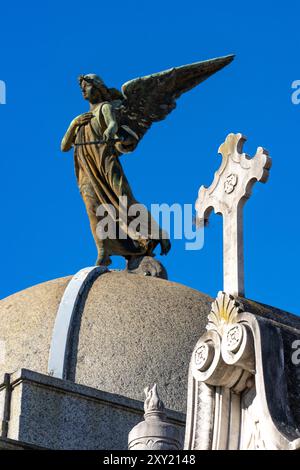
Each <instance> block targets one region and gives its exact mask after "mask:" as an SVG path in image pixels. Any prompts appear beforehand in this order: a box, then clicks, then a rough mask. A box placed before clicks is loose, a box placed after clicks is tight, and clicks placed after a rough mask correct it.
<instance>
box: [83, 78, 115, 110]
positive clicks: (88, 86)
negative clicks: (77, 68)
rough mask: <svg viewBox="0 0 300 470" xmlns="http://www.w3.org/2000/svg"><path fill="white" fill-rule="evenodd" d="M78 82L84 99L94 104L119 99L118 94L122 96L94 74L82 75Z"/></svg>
mask: <svg viewBox="0 0 300 470" xmlns="http://www.w3.org/2000/svg"><path fill="white" fill-rule="evenodd" d="M78 80H79V84H80V88H81V90H82V95H83V97H84V99H85V100H88V101H89V102H90V103H92V104H95V103H100V102H101V101H112V100H114V99H117V97H116V96H115V95H116V93H118V94H120V95H121V93H120V92H119V91H118V90H116V89H115V88H107V86H106V85H105V83H104V82H103V80H102V78H100V77H99V76H98V75H96V74H94V73H89V74H87V75H80V76H79V78H78Z"/></svg>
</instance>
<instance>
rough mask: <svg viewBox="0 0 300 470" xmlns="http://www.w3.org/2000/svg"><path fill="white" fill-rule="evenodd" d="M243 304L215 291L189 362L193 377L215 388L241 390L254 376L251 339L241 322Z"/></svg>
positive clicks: (249, 333)
mask: <svg viewBox="0 0 300 470" xmlns="http://www.w3.org/2000/svg"><path fill="white" fill-rule="evenodd" d="M243 312H244V308H243V305H242V304H241V303H240V302H238V301H237V300H236V299H235V298H234V297H233V296H232V295H229V294H226V293H225V292H219V294H218V296H217V298H216V300H215V301H214V302H213V303H212V307H211V311H210V314H209V315H208V324H207V327H206V328H207V332H206V333H205V334H204V335H203V336H202V337H201V338H200V340H199V341H198V343H197V345H196V347H195V349H194V353H193V360H192V370H193V375H194V377H195V378H196V379H197V380H199V381H202V382H205V383H207V384H210V385H216V386H228V387H233V386H234V387H235V389H236V391H241V390H242V389H244V388H245V386H246V383H247V379H248V378H249V376H251V375H252V374H253V373H254V347H253V336H252V332H251V331H250V329H249V327H248V326H247V325H246V324H245V323H244V322H243V321H242V320H241V314H242V313H243Z"/></svg>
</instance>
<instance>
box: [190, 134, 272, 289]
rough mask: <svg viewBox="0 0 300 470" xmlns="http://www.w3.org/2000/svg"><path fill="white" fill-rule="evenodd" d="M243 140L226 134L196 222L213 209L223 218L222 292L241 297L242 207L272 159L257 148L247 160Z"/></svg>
mask: <svg viewBox="0 0 300 470" xmlns="http://www.w3.org/2000/svg"><path fill="white" fill-rule="evenodd" d="M245 141H246V138H245V137H244V136H243V135H242V134H229V135H228V136H227V138H226V140H225V142H224V143H223V144H222V145H221V146H220V148H219V153H220V154H221V155H222V163H221V166H220V168H219V169H218V170H217V171H216V173H215V177H214V180H213V182H212V184H211V185H210V187H209V188H205V187H204V186H201V188H200V190H199V194H198V199H197V201H196V211H197V220H198V222H200V224H201V223H204V221H206V220H207V219H208V218H209V215H210V213H211V211H212V210H214V211H215V213H216V214H221V215H222V216H223V276H224V291H225V292H226V293H228V294H232V295H237V296H242V297H243V296H244V295H245V289H244V249H243V206H244V204H245V202H246V200H247V199H248V198H249V197H250V195H251V190H252V187H253V186H254V184H255V182H256V181H260V182H262V183H265V182H266V181H267V179H268V176H269V169H270V167H271V162H272V161H271V158H270V157H269V155H268V152H267V151H266V150H264V149H263V148H262V147H258V149H257V152H256V155H255V156H254V157H253V158H250V157H249V156H248V155H246V154H245V153H243V145H244V142H245Z"/></svg>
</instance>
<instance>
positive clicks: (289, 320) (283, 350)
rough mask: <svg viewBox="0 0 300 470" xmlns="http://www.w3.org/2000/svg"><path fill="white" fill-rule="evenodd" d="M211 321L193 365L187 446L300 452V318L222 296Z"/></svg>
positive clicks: (198, 345) (214, 309)
mask: <svg viewBox="0 0 300 470" xmlns="http://www.w3.org/2000/svg"><path fill="white" fill-rule="evenodd" d="M208 320H209V322H208V326H207V329H208V331H207V332H206V333H205V334H204V335H202V337H201V338H200V339H199V341H198V342H197V344H196V346H195V349H194V352H193V355H192V359H191V363H190V372H189V389H188V414H187V427H186V439H185V448H187V449H192V450H201V449H202V450H204V449H213V450H222V449H231V450H237V449H240V450H245V449H268V450H270V449H278V450H294V449H300V411H299V398H300V373H299V363H300V318H299V317H296V316H295V315H291V314H289V313H287V312H284V311H281V310H279V309H276V308H273V307H269V306H267V305H263V304H259V303H257V302H253V301H249V300H246V299H241V298H239V299H237V298H234V297H232V296H229V295H227V294H225V293H224V292H220V293H219V295H218V297H217V299H216V301H215V302H214V303H213V305H212V310H211V313H210V315H209V317H208ZM297 348H298V353H297V354H296V352H295V350H296V349H297Z"/></svg>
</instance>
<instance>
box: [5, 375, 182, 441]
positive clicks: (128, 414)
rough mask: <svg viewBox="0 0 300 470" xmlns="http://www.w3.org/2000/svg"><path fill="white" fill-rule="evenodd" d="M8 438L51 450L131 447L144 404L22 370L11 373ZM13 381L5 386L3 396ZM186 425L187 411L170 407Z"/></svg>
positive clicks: (173, 418)
mask: <svg viewBox="0 0 300 470" xmlns="http://www.w3.org/2000/svg"><path fill="white" fill-rule="evenodd" d="M10 380H11V382H10V410H11V412H10V419H9V421H8V432H7V436H5V438H8V439H11V440H20V441H22V442H24V443H27V444H33V445H38V446H42V447H46V448H50V449H111V450H113V449H120V450H125V449H127V437H128V432H129V431H130V429H131V428H132V426H134V425H135V424H137V423H138V422H139V421H140V420H141V417H142V415H143V403H141V402H138V401H136V400H131V399H128V398H126V397H122V396H120V395H112V394H110V393H106V392H102V391H99V390H95V389H92V388H90V387H85V386H83V385H78V384H74V383H72V382H69V381H66V380H61V379H57V378H53V377H49V376H46V375H42V374H38V373H36V372H32V371H29V370H25V369H22V370H20V371H17V372H16V373H14V374H12V375H11V378H10ZM6 393H7V386H6V387H5V386H1V385H0V396H1V395H5V394H6ZM167 416H168V419H169V420H170V421H171V422H172V423H173V425H176V426H179V428H182V427H183V426H184V424H185V419H184V415H183V414H182V413H176V412H174V411H171V410H168V411H167Z"/></svg>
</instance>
